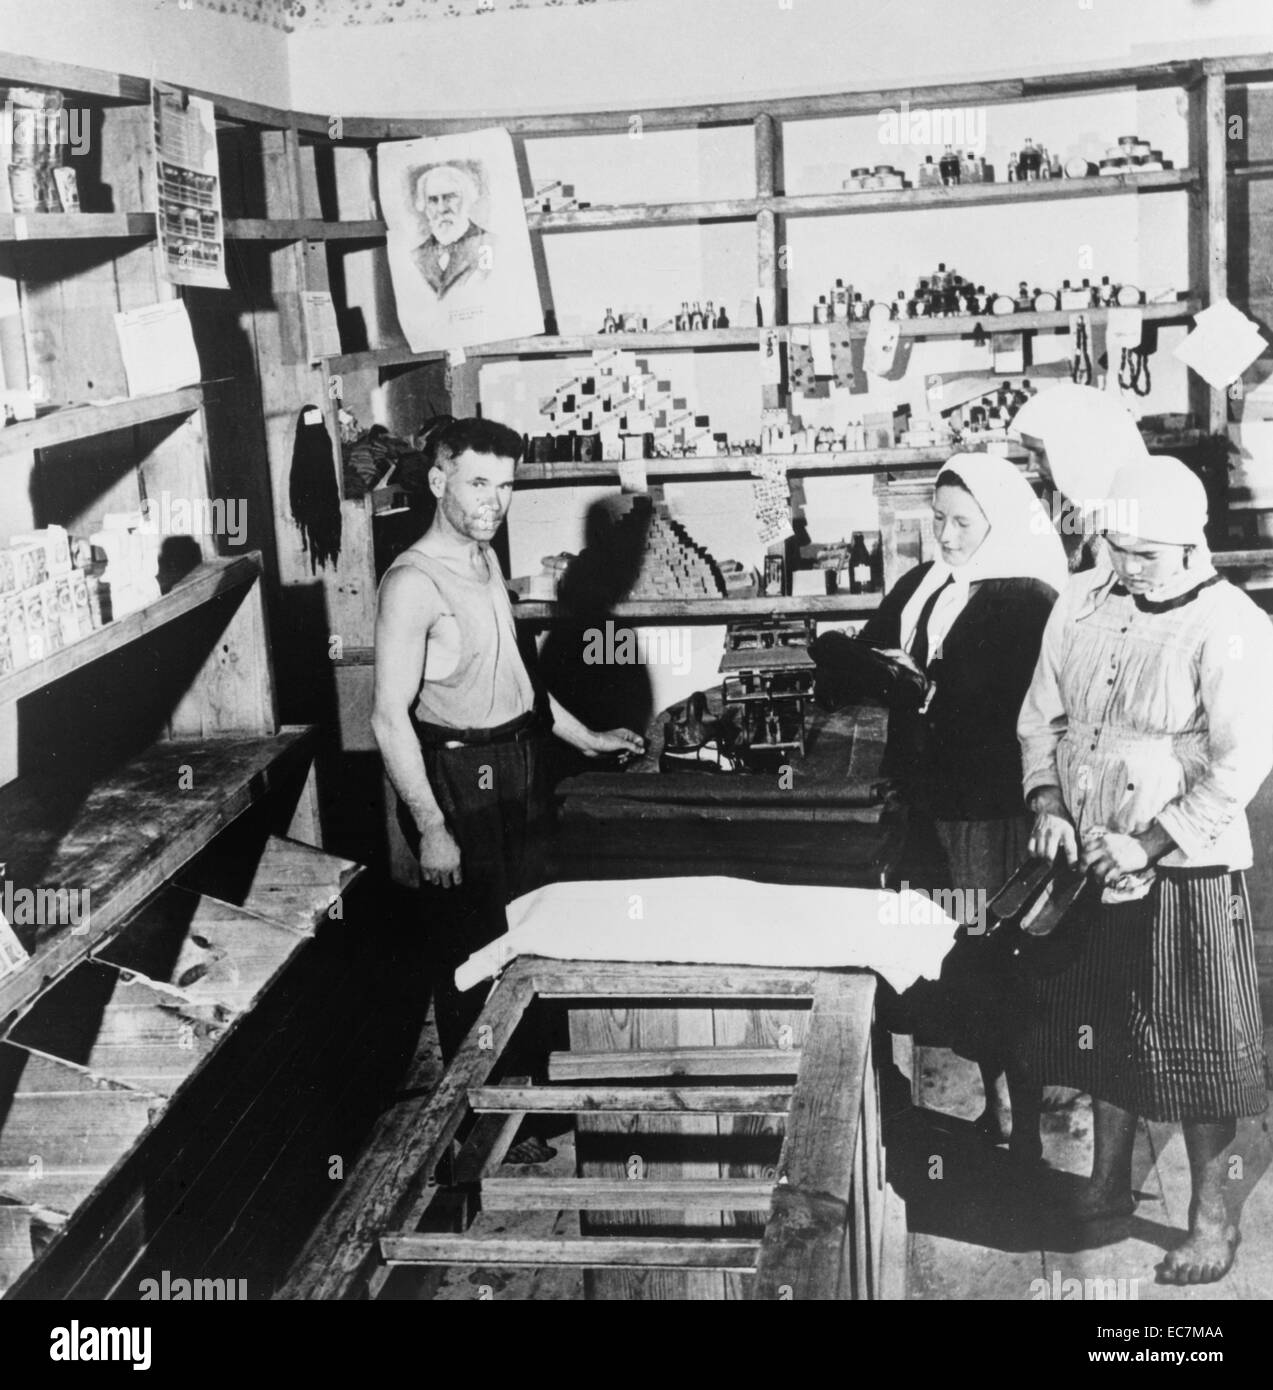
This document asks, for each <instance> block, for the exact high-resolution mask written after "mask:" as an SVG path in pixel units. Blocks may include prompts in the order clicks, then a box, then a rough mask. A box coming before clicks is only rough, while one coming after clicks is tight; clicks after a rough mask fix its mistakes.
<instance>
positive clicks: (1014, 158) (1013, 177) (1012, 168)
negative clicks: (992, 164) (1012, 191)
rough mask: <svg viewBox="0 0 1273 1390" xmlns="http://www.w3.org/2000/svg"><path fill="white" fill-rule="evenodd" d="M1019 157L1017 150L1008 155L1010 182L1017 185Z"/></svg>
mask: <svg viewBox="0 0 1273 1390" xmlns="http://www.w3.org/2000/svg"><path fill="white" fill-rule="evenodd" d="M1017 165H1018V155H1017V152H1016V150H1012V151H1011V152H1010V153H1009V155H1008V182H1009V183H1016V181H1017V176H1018V168H1017Z"/></svg>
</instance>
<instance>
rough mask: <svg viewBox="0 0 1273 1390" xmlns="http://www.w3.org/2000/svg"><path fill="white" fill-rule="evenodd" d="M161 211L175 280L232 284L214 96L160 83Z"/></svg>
mask: <svg viewBox="0 0 1273 1390" xmlns="http://www.w3.org/2000/svg"><path fill="white" fill-rule="evenodd" d="M151 104H152V109H153V112H154V118H155V213H156V219H157V221H158V224H159V250H160V261H161V264H162V266H163V274H164V278H165V279H166V280H170V281H171V282H172V283H173V284H174V285H200V286H203V287H204V288H205V289H221V290H224V289H228V288H229V281H228V280H227V279H226V275H225V224H224V222H223V220H222V217H221V166H220V164H219V163H218V160H217V122H216V113H215V111H214V109H213V105H212V103H211V102H210V101H208V100H206V98H204V97H194V96H191V95H190V94H189V93H188V92H184V91H182V90H181V89H180V88H178V87H170V86H168V85H167V84H165V83H162V82H156V83H154V85H153V86H152V88H151Z"/></svg>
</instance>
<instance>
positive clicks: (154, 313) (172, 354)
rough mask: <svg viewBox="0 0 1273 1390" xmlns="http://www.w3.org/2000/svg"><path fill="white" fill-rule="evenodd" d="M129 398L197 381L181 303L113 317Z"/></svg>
mask: <svg viewBox="0 0 1273 1390" xmlns="http://www.w3.org/2000/svg"><path fill="white" fill-rule="evenodd" d="M115 329H116V332H117V333H118V334H119V350H120V353H121V354H122V356H123V358H124V373H125V375H126V376H127V378H128V394H129V395H130V396H149V395H152V394H154V393H155V392H159V391H175V390H176V389H177V388H178V387H179V386H190V385H192V384H193V383H195V382H197V381H198V380H199V354H198V353H197V352H196V351H195V345H194V334H193V333H192V332H191V331H190V316H189V314H187V313H186V306H185V304H184V303H183V302H182V301H181V300H180V299H170V300H168V301H167V302H166V303H163V304H152V305H150V306H149V307H148V308H145V309H129V310H126V311H125V312H124V313H122V314H116V315H115Z"/></svg>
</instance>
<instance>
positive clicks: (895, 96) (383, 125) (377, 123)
mask: <svg viewBox="0 0 1273 1390" xmlns="http://www.w3.org/2000/svg"><path fill="white" fill-rule="evenodd" d="M1206 61H1207V62H1208V63H1215V64H1224V63H1230V64H1233V65H1234V67H1233V70H1241V71H1246V70H1247V69H1248V68H1258V66H1259V64H1258V62H1257V60H1255V59H1248V58H1245V57H1242V56H1240V55H1239V56H1236V57H1233V58H1228V59H1218V60H1215V59H1209V60H1206ZM1217 70H1218V68H1217ZM1226 70H1227V69H1226ZM1202 72H1203V63H1202V62H1201V61H1199V60H1195V59H1185V60H1174V61H1169V62H1162V63H1148V64H1141V65H1140V66H1138V67H1128V66H1125V65H1120V66H1113V67H1109V68H1105V69H1099V68H1098V69H1086V70H1084V71H1082V72H1066V73H1059V74H1056V75H1051V76H1046V75H1045V76H1036V77H1004V78H994V79H988V80H985V81H981V82H944V83H933V84H932V85H929V86H905V87H892V88H878V87H876V88H865V89H863V90H861V91H856V92H831V93H827V94H825V95H817V96H800V97H776V98H773V99H772V100H752V101H735V102H715V103H710V104H700V105H696V106H676V107H664V108H659V107H655V108H652V109H650V110H646V111H641V112H640V113H639V114H640V117H641V121H642V125H643V127H644V128H645V129H646V130H647V131H655V130H686V129H693V128H699V127H702V126H705V125H748V124H750V123H751V122H752V121H754V120H755V119H756V118H757V117H762V116H770V117H772V118H773V119H774V120H776V121H782V120H816V119H827V118H831V117H836V116H853V115H870V116H877V115H878V114H879V113H880V111H881V110H883V109H884V108H885V107H888V106H894V107H895V106H897V105H899V104H900V103H901V102H903V101H905V102H907V103H908V104H909V105H910V106H911V107H913V108H919V107H921V106H925V107H929V108H932V107H934V106H950V107H958V106H965V107H966V106H983V105H994V104H998V103H1000V102H1017V101H1026V100H1028V99H1029V98H1030V97H1047V96H1056V95H1060V94H1061V93H1063V92H1078V91H1091V92H1098V91H1110V90H1115V89H1118V88H1122V87H1133V88H1137V89H1139V90H1146V89H1150V88H1155V87H1187V86H1190V85H1191V84H1193V83H1194V82H1196V81H1197V79H1198V78H1199V77H1200V76H1201V75H1202ZM632 114H633V113H631V112H630V111H627V110H623V111H613V110H603V111H578V112H567V113H561V114H545V115H539V116H523V115H519V114H517V113H515V112H514V113H510V114H507V115H503V114H500V113H498V112H486V113H484V114H483V115H480V116H455V117H449V118H437V119H433V120H430V119H424V118H403V117H399V118H385V117H374V116H372V117H348V118H346V119H345V120H344V122H343V136H344V138H345V139H346V140H355V141H361V140H406V139H411V138H413V137H415V136H420V135H457V134H461V133H463V132H466V131H471V130H480V129H483V128H484V127H486V126H489V125H491V124H498V125H501V126H503V127H504V128H505V129H507V130H508V131H510V132H511V133H512V134H514V135H528V136H546V135H597V134H602V133H605V132H613V133H622V134H627V133H628V132H629V130H630V129H631V117H632Z"/></svg>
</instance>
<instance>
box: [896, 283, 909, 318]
mask: <svg viewBox="0 0 1273 1390" xmlns="http://www.w3.org/2000/svg"><path fill="white" fill-rule="evenodd" d="M893 317H894V318H895V319H904V318H909V317H910V316H909V315H908V314H907V312H906V291H905V290H898V292H897V299H896V300H895V301H894V303H893Z"/></svg>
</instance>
